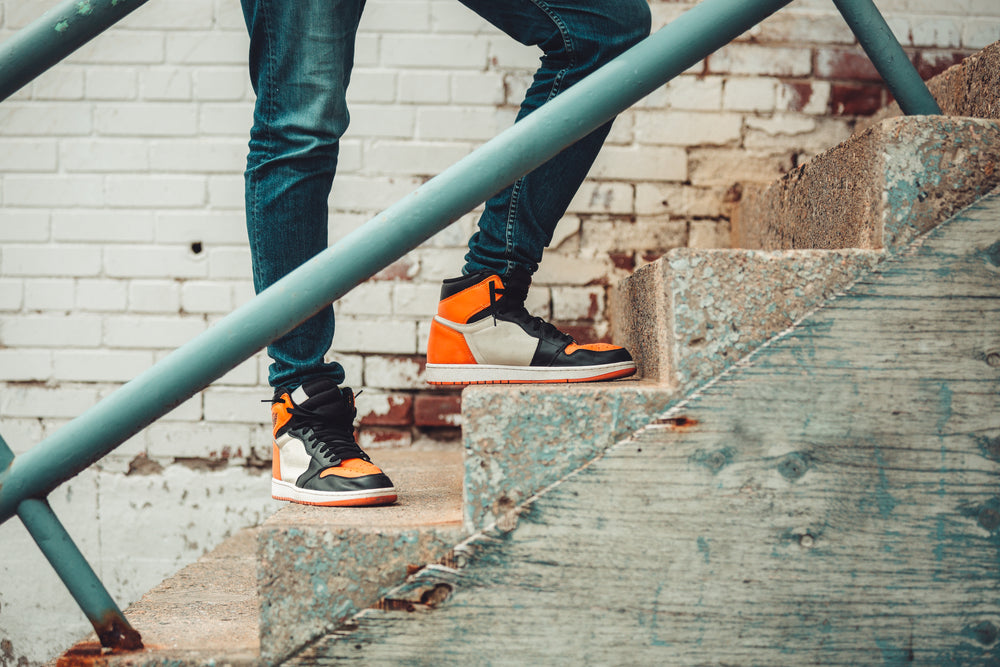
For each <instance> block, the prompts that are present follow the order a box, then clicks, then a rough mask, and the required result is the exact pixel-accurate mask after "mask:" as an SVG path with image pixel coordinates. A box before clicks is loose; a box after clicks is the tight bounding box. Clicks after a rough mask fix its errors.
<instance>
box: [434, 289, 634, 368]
mask: <svg viewBox="0 0 1000 667" xmlns="http://www.w3.org/2000/svg"><path fill="white" fill-rule="evenodd" d="M529 283H530V281H529V280H525V279H520V280H518V279H517V278H508V279H507V282H506V284H504V280H503V279H501V278H500V276H498V275H496V274H492V273H488V272H480V273H475V274H471V275H468V276H462V277H461V278H453V279H451V280H446V281H444V285H443V286H442V287H441V301H440V302H439V303H438V312H437V316H435V318H434V321H433V322H431V330H430V337H429V339H428V343H427V371H426V376H425V377H426V379H427V382H429V383H430V384H499V383H511V382H591V381H595V380H612V379H615V378H623V377H628V376H629V375H633V374H634V373H635V362H633V361H632V355H630V354H629V353H628V351H627V350H626V349H625V348H623V347H619V346H617V345H609V344H607V343H592V344H588V345H578V344H577V343H576V341H574V340H573V339H572V338H571V337H570V336H568V335H566V334H564V333H563V332H561V331H559V330H558V329H557V328H555V327H554V326H552V325H551V324H549V323H548V322H546V321H544V320H543V319H541V318H539V317H532V316H531V315H530V314H529V313H528V311H527V310H526V309H525V307H524V300H525V297H527V295H528V285H529Z"/></svg>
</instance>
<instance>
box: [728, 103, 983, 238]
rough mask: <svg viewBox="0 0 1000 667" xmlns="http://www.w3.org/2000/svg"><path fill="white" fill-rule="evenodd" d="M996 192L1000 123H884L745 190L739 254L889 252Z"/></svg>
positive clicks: (922, 119) (926, 119) (738, 217)
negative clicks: (751, 251)
mask: <svg viewBox="0 0 1000 667" xmlns="http://www.w3.org/2000/svg"><path fill="white" fill-rule="evenodd" d="M998 184H1000V121H997V120H987V119H975V118H952V117H946V116H908V117H905V118H889V119H886V120H884V121H882V122H880V123H878V124H877V125H874V126H872V127H870V128H869V129H867V130H866V131H864V132H863V133H861V134H859V135H855V136H853V137H851V138H850V139H849V140H847V141H846V142H844V143H842V144H841V145H839V146H837V147H835V148H833V149H831V150H829V151H827V152H825V153H823V154H821V155H818V156H816V157H815V158H813V159H812V160H810V161H809V162H808V163H806V164H805V165H803V166H801V167H799V168H798V169H795V170H794V171H791V172H789V173H788V174H786V175H785V176H784V177H783V178H781V179H780V180H778V181H776V182H775V183H772V184H771V185H770V186H768V187H767V188H765V189H762V190H761V189H756V188H744V192H743V197H742V199H741V201H740V204H739V206H738V207H737V209H736V211H735V212H734V217H733V245H734V246H736V247H740V248H754V249H768V250H783V249H835V248H862V249H870V250H881V249H888V250H890V251H891V250H892V248H893V247H895V246H898V245H904V244H906V243H908V242H909V241H910V240H912V239H913V238H914V237H915V236H916V235H918V234H921V233H923V232H925V231H927V230H929V229H931V228H932V227H934V225H936V224H938V223H939V222H941V221H942V220H945V219H947V218H948V217H950V216H951V215H954V214H955V213H956V212H958V211H959V210H960V209H962V208H963V207H965V206H968V205H969V204H971V203H972V202H974V201H976V200H977V199H979V198H980V197H982V196H984V195H986V194H987V193H988V192H990V191H991V190H992V189H993V188H994V187H996V186H997V185H998Z"/></svg>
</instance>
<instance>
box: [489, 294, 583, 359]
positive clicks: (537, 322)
mask: <svg viewBox="0 0 1000 667" xmlns="http://www.w3.org/2000/svg"><path fill="white" fill-rule="evenodd" d="M521 292H522V291H521V290H518V291H515V290H513V289H512V288H509V287H508V288H503V287H501V288H498V287H497V286H496V283H495V282H491V283H490V313H491V314H492V315H493V326H496V324H497V313H499V312H501V309H500V305H501V304H500V299H498V298H497V297H498V296H505V295H506V298H505V299H504V304H503V312H505V313H508V314H509V315H512V316H514V317H516V318H517V320H518V321H519V322H521V323H523V324H525V325H526V326H527V327H528V329H529V333H532V334H535V335H537V336H538V337H539V338H555V339H556V340H559V341H562V342H564V343H566V344H567V345H568V344H570V343H574V342H576V341H574V340H573V337H572V336H570V335H568V334H565V333H563V332H562V331H559V329H557V328H556V327H555V326H553V325H552V324H550V323H548V322H546V321H545V320H543V319H542V318H540V317H536V316H534V315H532V314H531V313H529V312H528V309H527V308H525V307H524V300H525V299H526V298H527V296H528V294H527V290H523V294H522V293H521ZM517 297H520V298H517ZM515 299H516V300H515ZM515 303H516V304H517V305H516V306H515V305H514V304H515Z"/></svg>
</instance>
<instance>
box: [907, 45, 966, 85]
mask: <svg viewBox="0 0 1000 667" xmlns="http://www.w3.org/2000/svg"><path fill="white" fill-rule="evenodd" d="M968 56H969V54H968V53H965V52H962V51H921V52H920V53H918V54H917V56H916V62H915V63H914V65H916V68H917V72H918V73H919V74H920V78H921V79H923V80H924V81H926V80H927V79H930V78H931V77H934V76H937V75H938V74H940V73H941V72H943V71H945V70H946V69H948V68H949V67H951V66H952V65H957V64H958V63H960V62H962V61H963V60H965V59H966V58H967V57H968Z"/></svg>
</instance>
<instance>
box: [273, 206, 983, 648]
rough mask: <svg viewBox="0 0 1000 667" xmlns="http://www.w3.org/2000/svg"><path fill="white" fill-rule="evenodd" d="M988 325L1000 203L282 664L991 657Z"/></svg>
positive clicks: (890, 265) (877, 276)
mask: <svg viewBox="0 0 1000 667" xmlns="http://www.w3.org/2000/svg"><path fill="white" fill-rule="evenodd" d="M997 322H1000V197H997V196H994V197H991V198H990V199H989V200H988V201H985V202H983V204H982V205H977V206H975V207H973V208H972V209H970V210H968V211H966V212H965V213H963V214H962V215H961V216H959V217H958V218H956V219H955V220H953V221H952V222H950V223H948V224H946V225H944V226H943V227H941V228H939V229H937V230H934V231H933V232H931V234H930V235H929V237H928V238H927V239H926V240H925V241H924V242H923V243H920V244H917V245H916V246H915V247H914V248H913V249H912V251H907V252H903V253H901V254H899V255H897V256H895V257H893V258H891V259H889V260H887V261H886V262H885V263H883V264H882V265H880V267H879V269H878V270H877V271H876V272H875V273H873V274H872V275H871V276H870V278H866V279H865V280H864V281H863V282H862V283H859V284H858V285H856V286H855V287H854V288H853V289H852V290H851V291H850V292H849V293H848V294H847V295H845V296H843V297H841V298H838V299H836V300H834V301H833V302H832V303H831V304H829V305H828V306H826V307H824V308H823V309H821V310H819V311H817V312H816V313H814V314H812V315H810V316H809V317H808V318H806V319H805V320H804V321H803V322H802V323H801V324H800V325H798V326H796V327H795V328H794V329H793V330H792V331H790V332H789V333H788V334H787V335H786V336H784V337H782V338H781V339H779V340H776V341H774V342H773V343H772V344H770V345H768V346H766V347H764V348H761V349H760V350H759V351H758V352H757V353H756V354H755V355H754V356H753V357H752V358H751V359H750V360H748V361H747V362H746V363H745V364H741V365H740V366H738V367H736V368H734V369H732V370H731V371H729V372H727V373H726V374H725V375H723V376H722V377H720V378H718V380H717V381H716V382H714V383H712V384H710V385H709V386H707V387H705V388H704V389H703V390H702V391H700V392H699V393H697V394H695V395H692V396H691V397H689V399H688V400H687V401H686V402H684V403H683V404H681V405H678V406H676V407H675V408H673V409H671V410H670V412H668V413H667V414H665V415H663V417H662V418H661V419H659V420H657V423H654V424H653V425H651V426H649V427H648V428H646V429H644V430H643V431H642V432H641V433H640V434H638V435H637V436H636V437H633V438H631V439H629V440H626V441H624V442H622V443H620V444H619V445H618V446H616V447H614V448H613V449H611V450H610V451H609V452H607V453H606V454H605V455H604V456H603V457H602V458H600V459H598V460H597V461H595V462H594V463H593V464H591V465H590V466H588V467H586V468H584V469H582V470H581V471H580V472H579V473H577V474H576V475H574V476H572V477H570V478H568V479H567V480H565V481H564V482H562V483H561V484H559V485H557V486H555V487H554V488H552V489H550V490H549V491H548V492H546V493H545V494H543V495H541V496H539V497H538V498H536V499H535V500H534V501H533V502H532V503H531V504H530V505H529V506H528V507H526V508H524V511H523V513H522V514H521V516H520V524H519V525H518V526H517V528H516V529H514V530H513V531H512V532H510V533H509V534H507V535H497V534H494V535H492V536H491V537H489V538H486V537H484V538H483V539H482V540H481V542H480V546H479V551H478V554H476V553H475V552H474V550H473V559H472V561H471V564H470V565H468V566H467V567H465V568H463V569H460V570H458V571H456V572H452V573H449V577H448V581H449V582H450V583H451V584H452V585H453V586H455V587H456V588H455V590H454V592H453V594H452V596H451V598H450V599H449V600H448V601H447V602H445V603H444V604H442V605H440V606H439V607H438V608H437V609H435V610H433V611H429V612H427V613H412V612H406V611H393V610H384V611H374V610H373V611H367V612H365V613H364V614H363V615H360V616H358V617H356V618H355V619H354V623H353V624H352V626H351V628H348V629H345V630H344V631H343V632H341V633H338V634H334V635H331V636H328V637H326V638H324V639H322V640H320V641H318V642H316V643H314V644H313V645H311V646H310V647H307V648H306V649H305V650H304V651H302V652H301V653H300V654H298V655H297V656H296V657H295V658H294V659H293V660H290V661H289V662H288V663H286V664H288V665H296V666H304V665H327V664H333V663H334V662H337V661H346V660H353V661H357V662H359V663H361V664H365V665H395V664H411V665H417V664H418V665H442V664H479V665H490V664H496V665H501V664H503V665H506V664H565V665H571V664H572V665H577V664H643V665H654V664H655V665H708V664H711V665H720V664H726V665H776V666H781V665H789V666H792V665H794V666H796V667H798V666H800V665H805V664H822V665H844V666H846V665H859V664H880V665H903V664H920V665H941V666H944V665H948V666H949V667H950V666H952V665H981V666H983V667H985V666H986V665H996V664H998V663H1000V597H998V595H997V591H998V590H1000V571H998V569H997V562H998V558H1000V495H998V489H1000V327H998V326H997ZM338 664H339V663H338Z"/></svg>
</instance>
